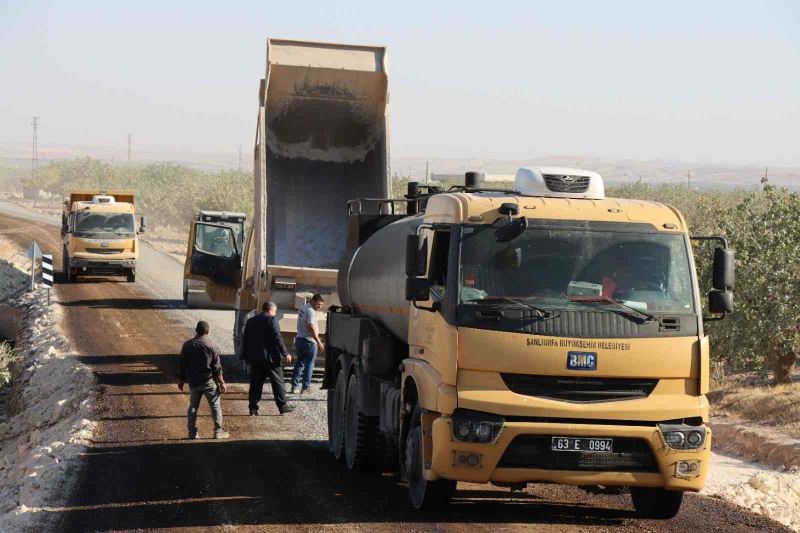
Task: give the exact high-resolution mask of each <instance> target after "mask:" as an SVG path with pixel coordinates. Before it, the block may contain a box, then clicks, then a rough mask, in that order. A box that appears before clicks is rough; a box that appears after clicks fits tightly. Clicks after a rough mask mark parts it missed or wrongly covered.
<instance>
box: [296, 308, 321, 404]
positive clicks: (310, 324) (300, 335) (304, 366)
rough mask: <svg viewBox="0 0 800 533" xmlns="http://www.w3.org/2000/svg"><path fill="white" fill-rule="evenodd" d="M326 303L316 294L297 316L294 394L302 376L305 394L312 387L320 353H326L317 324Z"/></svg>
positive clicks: (302, 391) (301, 392)
mask: <svg viewBox="0 0 800 533" xmlns="http://www.w3.org/2000/svg"><path fill="white" fill-rule="evenodd" d="M323 303H324V301H323V299H322V295H320V294H315V295H314V296H312V297H311V302H310V303H307V304H305V305H303V307H301V308H300V311H299V313H298V314H297V336H296V337H295V339H294V347H295V354H296V355H297V362H296V363H295V364H294V369H293V370H292V394H295V393H297V386H298V385H299V384H300V378H301V374H302V379H303V388H302V389H300V394H303V393H304V392H305V391H307V390H308V388H309V387H310V386H311V376H312V374H313V373H314V362H315V361H316V359H317V353H318V352H320V353H321V352H324V351H325V346H324V345H323V344H322V341H321V340H320V338H319V324H318V323H317V311H319V310H320V308H321V307H322V304H323Z"/></svg>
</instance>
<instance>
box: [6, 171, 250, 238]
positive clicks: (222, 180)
mask: <svg viewBox="0 0 800 533" xmlns="http://www.w3.org/2000/svg"><path fill="white" fill-rule="evenodd" d="M21 181H22V183H23V184H24V185H26V186H30V187H36V188H38V189H41V190H43V191H47V192H50V193H54V194H58V195H61V196H66V195H68V194H69V191H70V190H73V189H81V188H99V189H130V190H133V191H134V192H135V193H136V210H137V212H138V213H139V214H143V215H147V216H148V218H149V219H150V221H151V224H159V225H168V226H173V227H176V228H183V227H186V225H187V224H188V222H189V221H190V220H191V219H192V218H193V217H194V215H195V214H196V213H197V212H198V211H199V210H201V209H207V210H220V211H221V210H226V211H244V212H246V213H248V215H251V214H252V205H253V178H252V175H251V174H250V173H248V172H243V171H236V170H223V171H219V172H213V173H212V172H202V171H199V170H196V169H193V168H189V167H186V166H183V165H178V164H174V163H153V164H150V165H146V166H133V165H124V166H120V165H111V164H108V163H103V162H102V161H98V160H97V159H92V158H88V157H87V158H84V159H75V160H70V161H58V162H54V163H51V164H49V165H47V166H45V167H41V168H39V169H38V170H37V171H36V175H35V177H33V178H31V177H30V176H28V177H26V178H23V179H22V180H21Z"/></svg>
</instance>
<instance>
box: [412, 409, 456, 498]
mask: <svg viewBox="0 0 800 533" xmlns="http://www.w3.org/2000/svg"><path fill="white" fill-rule="evenodd" d="M405 447H406V448H405V463H406V464H405V469H406V475H407V476H408V496H409V499H410V500H411V506H412V507H414V509H420V510H432V509H438V508H441V507H443V506H445V505H447V504H448V503H449V502H450V499H451V498H452V497H453V494H454V493H455V491H456V482H455V481H453V480H451V479H437V480H436V481H428V480H426V479H425V477H424V476H423V475H422V469H423V464H422V463H423V459H422V410H421V409H420V408H419V405H415V406H414V411H413V413H412V415H411V421H410V425H409V430H408V435H407V436H406V442H405Z"/></svg>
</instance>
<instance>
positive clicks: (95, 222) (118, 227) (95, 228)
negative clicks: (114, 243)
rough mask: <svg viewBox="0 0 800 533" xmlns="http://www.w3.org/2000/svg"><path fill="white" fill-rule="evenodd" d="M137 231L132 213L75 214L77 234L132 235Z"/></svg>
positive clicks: (100, 235) (80, 235) (81, 235)
mask: <svg viewBox="0 0 800 533" xmlns="http://www.w3.org/2000/svg"><path fill="white" fill-rule="evenodd" d="M134 232H135V229H134V223H133V215H132V214H131V213H91V212H79V213H77V214H76V215H75V236H77V237H89V236H97V237H102V236H108V235H113V236H131V235H133V234H134Z"/></svg>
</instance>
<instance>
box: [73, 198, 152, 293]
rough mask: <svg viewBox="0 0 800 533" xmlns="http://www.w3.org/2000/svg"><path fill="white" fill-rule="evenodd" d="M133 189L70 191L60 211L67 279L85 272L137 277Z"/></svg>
mask: <svg viewBox="0 0 800 533" xmlns="http://www.w3.org/2000/svg"><path fill="white" fill-rule="evenodd" d="M135 214H136V213H135V210H134V193H133V191H124V190H101V189H84V190H75V191H72V192H70V193H69V198H68V199H67V200H65V201H64V209H63V212H62V213H61V238H62V242H63V246H64V249H63V255H62V256H61V257H62V272H63V274H64V280H65V281H66V282H68V283H69V282H72V281H75V280H77V278H78V276H83V275H112V276H126V277H127V279H128V281H129V282H134V281H136V262H137V261H138V259H139V242H138V235H140V234H141V233H144V231H145V228H146V221H145V217H141V219H140V223H139V228H138V230H137V228H136V221H135Z"/></svg>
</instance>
